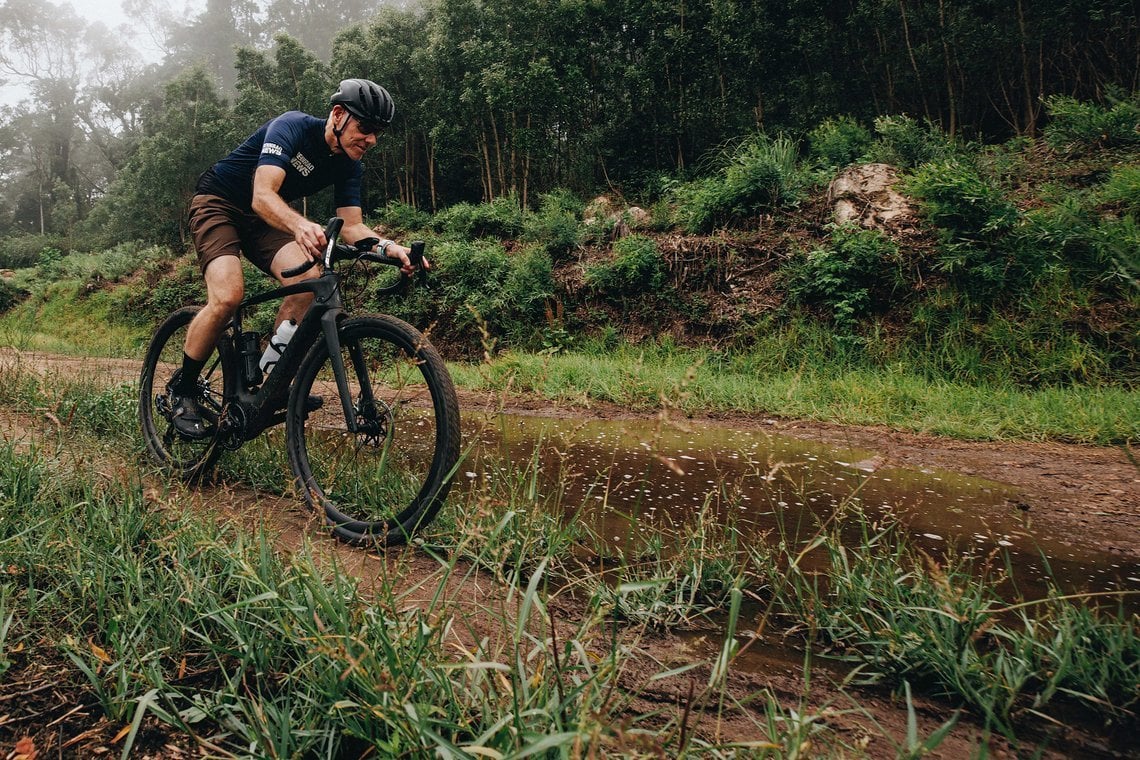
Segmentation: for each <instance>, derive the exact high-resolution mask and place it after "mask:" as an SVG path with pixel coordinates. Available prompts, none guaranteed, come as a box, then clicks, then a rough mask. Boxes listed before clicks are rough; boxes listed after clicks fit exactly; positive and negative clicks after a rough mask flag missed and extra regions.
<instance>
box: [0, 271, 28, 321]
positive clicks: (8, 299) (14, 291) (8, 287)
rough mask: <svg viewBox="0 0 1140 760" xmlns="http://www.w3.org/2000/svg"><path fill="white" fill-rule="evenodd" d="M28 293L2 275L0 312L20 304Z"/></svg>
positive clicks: (0, 280)
mask: <svg viewBox="0 0 1140 760" xmlns="http://www.w3.org/2000/svg"><path fill="white" fill-rule="evenodd" d="M26 295H27V291H25V290H24V289H22V288H20V287H19V286H18V285H16V284H15V283H14V282H12V281H11V280H9V279H8V278H7V277H0V313H3V312H6V311H8V309H11V308H12V307H13V306H15V305H16V304H18V303H19V302H20V301H22V300H23V299H24V297H25V296H26Z"/></svg>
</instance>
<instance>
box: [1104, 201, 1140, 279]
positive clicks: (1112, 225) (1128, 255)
mask: <svg viewBox="0 0 1140 760" xmlns="http://www.w3.org/2000/svg"><path fill="white" fill-rule="evenodd" d="M1095 246H1096V249H1097V250H1098V251H1099V252H1100V253H1101V254H1102V255H1103V256H1106V257H1108V258H1111V259H1112V261H1113V262H1114V263H1115V265H1116V271H1117V273H1118V274H1119V275H1120V276H1121V277H1123V278H1124V279H1125V280H1127V281H1128V282H1130V283H1131V284H1132V286H1133V287H1134V288H1140V224H1138V223H1137V221H1136V217H1134V216H1126V217H1124V218H1122V219H1107V220H1104V221H1102V222H1101V223H1100V225H1099V226H1098V227H1097V230H1096V238H1095ZM1135 292H1136V291H1135V290H1134V291H1133V293H1135Z"/></svg>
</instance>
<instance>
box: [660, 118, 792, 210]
mask: <svg viewBox="0 0 1140 760" xmlns="http://www.w3.org/2000/svg"><path fill="white" fill-rule="evenodd" d="M797 156H798V149H797V148H796V144H795V143H794V142H793V141H792V140H791V139H789V138H787V137H776V138H770V137H768V136H766V135H756V136H754V137H751V138H749V139H747V140H745V141H744V142H742V143H741V144H740V145H739V146H738V147H737V148H736V149H735V150H733V151H731V152H730V153H728V154H727V155H725V156H723V157H722V160H723V162H724V167H723V168H722V169H721V170H720V171H718V172H717V174H716V175H715V176H713V177H708V178H705V179H700V180H696V181H693V182H690V183H687V184H685V185H681V186H679V187H677V188H675V189H674V190H673V196H674V200H675V201H676V203H677V205H678V209H677V216H678V218H679V219H680V221H681V224H682V226H684V228H685V229H686V230H688V231H689V232H693V233H699V232H708V231H710V230H712V229H713V228H714V227H716V226H718V225H723V224H727V223H729V222H739V221H742V220H744V219H747V218H749V217H752V216H755V215H756V214H758V213H760V212H762V211H765V210H773V209H777V208H783V207H788V206H791V205H794V204H795V203H796V201H798V200H799V197H800V194H801V192H802V191H803V189H804V188H805V186H806V184H807V181H806V178H805V176H804V175H803V174H802V173H801V172H800V171H799V169H798V167H797V164H796V159H797Z"/></svg>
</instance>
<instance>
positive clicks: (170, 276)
mask: <svg viewBox="0 0 1140 760" xmlns="http://www.w3.org/2000/svg"><path fill="white" fill-rule="evenodd" d="M205 295H206V288H205V285H204V284H203V282H202V272H201V270H200V269H199V268H198V262H197V261H196V260H195V259H194V258H192V257H183V258H181V259H179V260H177V261H176V262H175V264H174V267H173V268H172V269H171V271H170V272H169V273H167V274H164V275H162V276H161V277H159V278H158V281H157V282H155V283H154V284H153V285H151V286H149V287H147V288H146V289H145V290H144V292H142V293H138V294H137V296H138V299H139V300H138V302H137V307H138V309H137V313H138V314H139V316H140V318H143V319H148V318H149V320H153V321H157V320H159V319H161V318H163V317H165V316H166V315H167V314H169V313H170V312H172V311H174V310H175V309H180V308H182V307H183V306H188V305H191V304H200V303H204V301H205Z"/></svg>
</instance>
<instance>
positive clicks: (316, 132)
mask: <svg viewBox="0 0 1140 760" xmlns="http://www.w3.org/2000/svg"><path fill="white" fill-rule="evenodd" d="M262 165H267V166H279V167H281V168H282V169H284V170H285V181H284V182H282V183H281V189H280V191H279V192H280V195H281V197H282V198H284V199H285V201H286V202H289V201H295V200H297V199H298V198H304V197H306V196H309V195H312V194H313V193H315V192H317V191H318V190H321V189H323V188H326V187H328V186H329V185H332V186H333V188H334V189H333V192H334V199H335V203H336V207H337V208H341V207H343V206H359V205H360V203H361V201H360V178H361V176H362V175H363V173H364V167H363V165H362V164H361V163H360V162H359V161H354V160H353V159H351V158H349V157H348V156H345V155H344V154H333V153H332V152H330V151H329V146H328V143H326V142H325V121H324V119H318V118H316V117H314V116H309V115H308V114H304V113H301V112H300V111H288V112H286V113H283V114H281V115H280V116H278V117H277V118H276V119H271V120H270V121H267V122H265V123H264V124H262V125H261V126H260V127H259V128H258V130H257V131H256V132H254V133H253V134H252V135H250V136H249V137H247V138H246V139H245V141H244V142H243V143H242V144H241V145H239V146H238V147H237V148H236V149H234V151H233V152H232V153H230V154H229V155H228V156H226V157H225V158H223V159H222V160H221V161H218V162H217V163H216V164H214V165H213V166H212V167H210V168H209V169H207V170H206V171H205V172H204V173H203V174H202V176H201V177H199V178H198V186H197V191H198V192H199V193H209V194H210V195H218V196H221V197H222V198H225V199H226V200H228V201H229V202H230V203H233V204H235V205H237V206H239V207H241V208H243V209H245V210H247V211H252V204H253V174H254V172H255V171H257V167H259V166H262Z"/></svg>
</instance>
